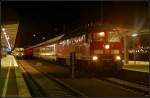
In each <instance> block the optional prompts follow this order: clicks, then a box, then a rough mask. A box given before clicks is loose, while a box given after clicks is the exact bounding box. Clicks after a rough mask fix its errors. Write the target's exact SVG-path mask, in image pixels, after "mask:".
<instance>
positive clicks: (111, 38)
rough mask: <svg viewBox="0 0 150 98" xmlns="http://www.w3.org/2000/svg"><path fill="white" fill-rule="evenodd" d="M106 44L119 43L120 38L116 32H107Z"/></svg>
mask: <svg viewBox="0 0 150 98" xmlns="http://www.w3.org/2000/svg"><path fill="white" fill-rule="evenodd" d="M108 42H120V36H119V34H118V32H109V34H108Z"/></svg>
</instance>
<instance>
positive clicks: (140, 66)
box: [123, 61, 149, 73]
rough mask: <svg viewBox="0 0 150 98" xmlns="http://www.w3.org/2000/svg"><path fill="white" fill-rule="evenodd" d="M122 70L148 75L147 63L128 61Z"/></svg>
mask: <svg viewBox="0 0 150 98" xmlns="http://www.w3.org/2000/svg"><path fill="white" fill-rule="evenodd" d="M123 69H125V70H131V71H138V72H146V73H149V62H148V61H135V62H134V61H128V64H124V66H123Z"/></svg>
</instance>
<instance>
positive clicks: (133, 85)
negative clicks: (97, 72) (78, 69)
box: [100, 77, 149, 96]
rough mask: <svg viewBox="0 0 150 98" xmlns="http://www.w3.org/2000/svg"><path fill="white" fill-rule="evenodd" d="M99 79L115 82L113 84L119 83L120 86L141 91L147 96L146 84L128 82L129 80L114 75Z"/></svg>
mask: <svg viewBox="0 0 150 98" xmlns="http://www.w3.org/2000/svg"><path fill="white" fill-rule="evenodd" d="M100 80H102V81H106V82H110V83H112V84H115V85H119V86H121V87H124V88H126V89H129V90H132V91H136V92H139V93H143V94H144V95H145V96H147V95H148V93H149V89H148V86H145V85H141V84H137V83H133V82H129V81H125V80H120V79H118V78H115V77H109V78H104V79H100Z"/></svg>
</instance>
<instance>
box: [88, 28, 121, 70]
mask: <svg viewBox="0 0 150 98" xmlns="http://www.w3.org/2000/svg"><path fill="white" fill-rule="evenodd" d="M91 36H92V42H91V45H90V55H91V60H92V65H95V66H96V67H97V68H96V69H97V70H113V69H115V70H120V69H121V68H122V66H123V63H122V39H121V37H120V32H118V31H115V30H109V31H107V30H103V31H96V32H93V33H91Z"/></svg>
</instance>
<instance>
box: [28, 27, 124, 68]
mask: <svg viewBox="0 0 150 98" xmlns="http://www.w3.org/2000/svg"><path fill="white" fill-rule="evenodd" d="M81 32H82V33H81ZM122 47H123V46H122V39H121V37H120V32H118V31H117V30H113V29H104V28H103V29H101V28H98V29H97V28H90V29H84V30H80V32H79V31H78V33H70V34H66V35H62V36H58V37H56V38H54V39H51V40H48V41H46V42H43V43H40V44H38V45H36V46H33V47H31V48H33V56H34V57H38V58H43V59H46V60H52V61H56V62H59V63H61V64H64V65H70V54H71V53H75V55H76V61H75V62H76V65H75V66H76V67H77V68H79V69H85V70H96V71H101V70H112V69H116V70H119V69H121V68H122V65H123V63H122V49H123V48H122ZM31 48H29V49H31Z"/></svg>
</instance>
